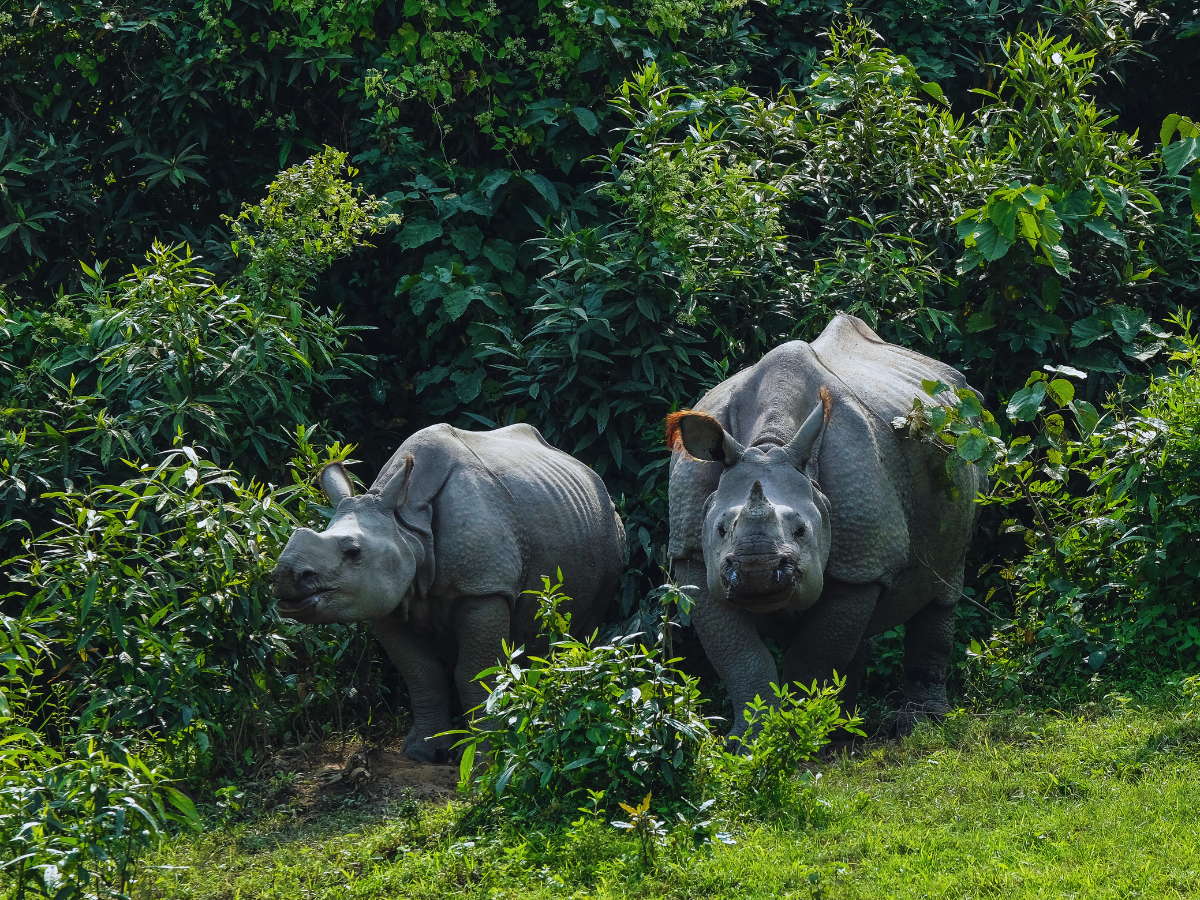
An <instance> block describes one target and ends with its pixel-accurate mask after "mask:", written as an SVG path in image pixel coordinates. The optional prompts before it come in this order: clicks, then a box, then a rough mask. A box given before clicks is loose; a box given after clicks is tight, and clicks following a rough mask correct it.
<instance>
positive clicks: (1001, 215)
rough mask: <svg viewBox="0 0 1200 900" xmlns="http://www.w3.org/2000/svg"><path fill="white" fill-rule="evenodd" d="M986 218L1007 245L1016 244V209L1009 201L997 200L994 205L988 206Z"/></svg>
mask: <svg viewBox="0 0 1200 900" xmlns="http://www.w3.org/2000/svg"><path fill="white" fill-rule="evenodd" d="M988 218H989V219H991V221H992V224H993V225H995V226H996V230H997V231H999V232H1000V236H1001V237H1003V238H1004V240H1006V241H1008V243H1010V244H1013V243H1016V240H1017V207H1016V206H1015V205H1014V204H1013V202H1012V201H1011V200H997V201H996V202H995V203H991V204H988Z"/></svg>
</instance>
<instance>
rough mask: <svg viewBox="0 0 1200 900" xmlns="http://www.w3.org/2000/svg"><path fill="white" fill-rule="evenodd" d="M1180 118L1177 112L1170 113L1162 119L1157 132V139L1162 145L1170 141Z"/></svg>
mask: <svg viewBox="0 0 1200 900" xmlns="http://www.w3.org/2000/svg"><path fill="white" fill-rule="evenodd" d="M1182 118H1183V116H1181V115H1179V113H1171V114H1170V115H1169V116H1167V117H1166V118H1165V119H1163V123H1162V128H1161V129H1159V132H1158V139H1159V141H1160V142H1161V143H1162V145H1163V146H1164V147H1165V146H1166V145H1167V144H1169V143H1171V137H1172V136H1173V135H1174V134H1175V128H1176V127H1177V126H1178V125H1179V121H1180V120H1181V119H1182Z"/></svg>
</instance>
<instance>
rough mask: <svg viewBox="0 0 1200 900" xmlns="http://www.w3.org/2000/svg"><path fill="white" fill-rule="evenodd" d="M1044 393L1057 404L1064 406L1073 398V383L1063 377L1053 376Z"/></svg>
mask: <svg viewBox="0 0 1200 900" xmlns="http://www.w3.org/2000/svg"><path fill="white" fill-rule="evenodd" d="M1046 393H1047V394H1049V395H1050V399H1051V400H1053V401H1054V402H1055V403H1057V404H1058V405H1059V406H1066V405H1067V404H1068V403H1070V402H1071V401H1072V400H1074V399H1075V385H1073V384H1071V382H1069V381H1067V379H1065V378H1055V379H1054V380H1053V381H1051V382H1050V383H1049V384H1047V385H1046Z"/></svg>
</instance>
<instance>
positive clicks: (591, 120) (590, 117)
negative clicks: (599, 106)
mask: <svg viewBox="0 0 1200 900" xmlns="http://www.w3.org/2000/svg"><path fill="white" fill-rule="evenodd" d="M571 112H573V113H575V120H576V121H577V122H578V123H579V124H580V125H581V126H583V130H584V131H586V132H587V133H588V134H591V135H597V134H599V133H600V120H599V119H597V118H596V114H595V113H594V112H592V111H591V110H590V109H587V108H585V107H582V106H576V107H575V108H574V109H572V110H571Z"/></svg>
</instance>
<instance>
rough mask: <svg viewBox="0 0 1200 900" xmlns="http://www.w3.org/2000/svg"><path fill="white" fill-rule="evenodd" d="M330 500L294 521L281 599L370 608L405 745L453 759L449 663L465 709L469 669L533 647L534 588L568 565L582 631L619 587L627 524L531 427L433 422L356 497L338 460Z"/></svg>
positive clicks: (412, 751) (302, 608)
mask: <svg viewBox="0 0 1200 900" xmlns="http://www.w3.org/2000/svg"><path fill="white" fill-rule="evenodd" d="M321 484H322V487H323V488H324V490H325V493H326V494H327V495H328V497H329V499H330V502H331V503H332V504H333V505H334V506H335V507H336V512H335V514H334V517H333V519H332V520H331V521H330V523H329V526H328V527H327V528H326V529H325V531H324V532H322V533H320V534H318V533H317V532H315V531H312V530H310V529H308V528H301V529H299V530H297V531H296V532H295V533H294V534H293V535H292V536H291V539H290V540H289V541H288V544H287V546H286V547H285V548H284V551H283V553H282V554H281V555H280V557H279V562H278V563H277V565H276V567H275V574H274V592H275V596H276V597H277V598H278V609H279V611H280V613H282V614H283V615H285V616H288V617H290V618H293V619H297V620H299V621H301V622H310V623H315V622H351V621H359V620H368V621H370V622H371V623H372V625H373V627H374V631H375V635H376V636H377V637H378V639H379V641H380V643H382V644H383V647H384V649H385V650H386V651H387V654H388V656H389V657H390V658H391V660H392V662H393V663H394V664H395V666H396V668H397V669H399V670H400V674H401V675H402V676H403V677H404V681H405V683H406V685H407V687H408V693H409V698H410V700H411V703H412V714H413V720H414V721H413V727H412V731H411V732H410V733H409V735H408V737H407V739H406V740H405V742H404V752H405V753H406V754H407V755H408V756H409V757H411V758H413V759H416V760H419V761H423V762H442V761H446V760H447V759H448V756H449V754H448V748H449V747H450V744H451V743H452V741H451V740H450V739H448V738H435V737H434V735H437V734H439V733H441V732H444V731H446V730H448V729H449V728H450V717H451V695H450V685H449V680H448V678H447V674H446V668H445V667H446V666H450V667H453V672H454V682H455V685H456V686H457V688H458V696H459V700H460V701H461V705H462V708H463V709H464V710H466V709H470V708H472V707H474V706H476V705H477V704H479V703H482V702H483V701H484V699H486V696H487V694H486V689H485V688H484V687H483V686H482V685H481V684H480V683H479V682H477V681H475V680H474V678H475V676H476V675H477V674H478V673H479V672H481V671H482V670H484V669H485V668H488V667H489V666H492V665H495V663H496V660H497V658H498V657H500V654H501V642H502V641H503V640H508V641H510V642H513V643H515V644H516V645H521V644H524V645H525V646H526V647H531V646H532V645H533V644H534V643H535V639H536V637H537V629H536V623H535V616H534V614H535V612H536V608H537V602H536V599H535V598H533V597H532V596H530V595H527V594H524V593H523V592H524V591H526V590H530V589H534V588H537V587H540V586H541V583H542V582H541V577H542V576H544V575H552V574H554V573H555V572H556V570H558V569H561V570H562V574H563V585H564V587H563V590H564V591H565V592H567V593H569V594H570V595H571V597H572V600H571V602H570V603H568V604H566V605H565V606H564V607H563V610H564V612H569V613H571V615H572V620H571V625H572V628H571V630H572V632H573V633H576V634H586V633H590V632H591V631H592V630H593V629H594V628H595V627H596V626H597V625H598V624H599V623H600V621H601V619H602V618H603V616H604V612H605V608H606V606H607V604H608V603H609V602H610V600H611V599H612V598H613V596H614V595H615V593H616V588H617V583H618V580H619V578H620V575H621V571H622V568H623V566H624V562H625V530H624V528H623V527H622V525H621V520H620V518H619V517H618V516H617V514H616V511H615V510H614V508H613V503H612V500H611V499H610V497H609V495H608V492H607V490H605V487H604V484H603V482H602V481H601V480H600V478H599V477H598V476H597V475H596V473H594V472H593V471H592V470H591V469H589V468H588V467H587V466H585V465H584V464H583V463H581V462H579V461H578V460H576V459H573V458H572V457H570V456H568V455H567V454H566V453H563V452H561V451H559V450H556V449H554V448H553V447H551V446H550V445H549V444H547V443H546V441H545V440H544V439H543V438H542V436H541V434H539V433H538V431H537V430H536V429H535V428H532V427H530V426H528V425H511V426H509V427H507V428H500V429H497V430H495V431H487V432H470V431H461V430H459V429H457V428H452V427H450V426H449V425H434V426H432V427H429V428H425V429H423V430H421V431H418V432H416V433H415V434H414V435H412V437H410V438H409V439H408V440H406V441H405V442H404V443H403V444H402V445H401V446H400V448H399V449H398V450H397V451H396V453H395V455H393V456H392V458H391V460H390V461H389V462H388V463H387V465H386V466H384V468H383V470H382V471H381V472H380V473H379V477H378V478H376V479H375V483H374V484H373V485H372V486H371V489H370V490H369V491H368V492H367V493H366V494H363V495H360V496H357V497H356V496H354V493H353V489H352V487H351V483H350V479H349V477H348V476H347V474H346V472H345V470H344V469H343V468H342V467H341V466H340V465H337V464H333V465H329V466H327V467H326V468H325V470H324V471H323V472H322V475H321Z"/></svg>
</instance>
